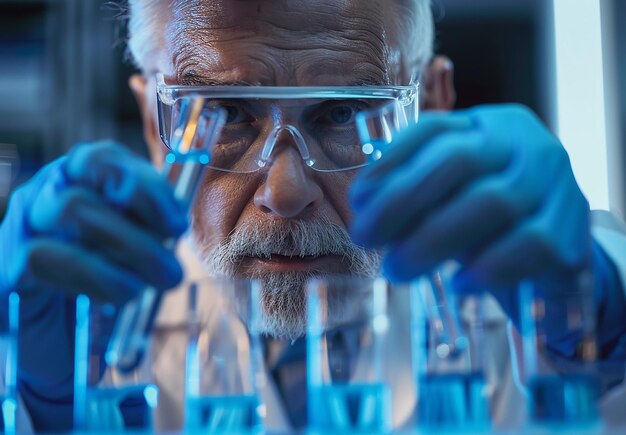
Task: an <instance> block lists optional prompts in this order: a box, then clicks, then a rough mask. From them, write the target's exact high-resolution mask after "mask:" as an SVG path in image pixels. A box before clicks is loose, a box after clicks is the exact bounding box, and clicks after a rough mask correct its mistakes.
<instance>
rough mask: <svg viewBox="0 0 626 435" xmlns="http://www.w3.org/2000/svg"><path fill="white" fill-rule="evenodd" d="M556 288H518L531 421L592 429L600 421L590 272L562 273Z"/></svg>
mask: <svg viewBox="0 0 626 435" xmlns="http://www.w3.org/2000/svg"><path fill="white" fill-rule="evenodd" d="M561 284H562V285H563V288H561V289H559V291H558V292H552V293H551V292H547V291H544V290H542V289H541V288H539V287H538V286H536V285H535V284H534V283H533V282H532V281H524V282H522V283H521V284H520V287H519V296H520V304H519V306H520V332H521V334H522V349H523V358H522V360H523V366H522V367H521V369H522V370H523V373H520V374H518V375H517V376H518V378H520V379H522V380H524V381H525V385H526V387H527V388H526V390H527V393H528V394H527V398H528V412H529V414H528V419H529V424H530V425H531V426H537V425H539V426H541V427H554V428H557V429H566V428H568V427H569V428H576V429H577V430H582V429H584V428H589V429H593V428H594V427H595V426H596V425H598V424H599V423H600V418H599V411H598V399H599V391H600V381H599V378H598V376H597V367H596V359H597V343H596V337H595V308H594V303H593V273H592V272H591V271H584V272H582V273H580V274H579V275H578V276H576V277H573V278H571V279H570V278H567V279H565V280H563V282H562V283H561Z"/></svg>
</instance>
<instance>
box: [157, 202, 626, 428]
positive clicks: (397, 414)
mask: <svg viewBox="0 0 626 435" xmlns="http://www.w3.org/2000/svg"><path fill="white" fill-rule="evenodd" d="M592 216H593V235H594V237H595V239H596V240H597V241H598V242H599V243H600V244H601V246H602V247H603V248H604V250H605V251H606V253H607V254H608V255H609V256H610V257H611V258H612V260H613V261H614V263H615V264H616V266H617V268H618V270H619V272H620V275H621V280H622V285H623V287H624V288H625V289H626V225H624V224H623V223H621V222H619V221H618V220H617V219H615V218H614V217H613V216H612V215H611V214H610V213H608V212H594V213H593V215H592ZM179 258H181V259H182V262H183V266H184V269H185V284H183V285H181V286H180V288H179V289H177V290H174V291H172V292H171V293H169V294H168V295H167V296H166V298H165V300H164V303H163V305H162V309H161V312H160V313H159V317H158V319H157V327H156V331H155V336H154V348H153V350H154V359H153V372H154V376H155V379H156V382H157V384H158V386H159V389H160V396H159V409H158V412H157V414H156V415H157V417H156V428H157V429H169V430H175V429H178V428H180V427H182V422H183V406H182V403H183V396H184V379H185V373H184V367H185V344H186V333H187V332H186V327H185V323H186V320H187V311H186V307H187V294H186V289H185V288H186V284H187V283H189V282H192V281H194V280H198V279H203V278H206V275H205V272H204V270H203V269H202V265H201V264H200V263H199V262H198V260H197V259H196V257H195V256H194V254H193V252H192V251H191V248H190V246H189V244H187V243H185V242H183V243H181V246H180V249H179ZM219 298H220V296H219V294H218V293H217V292H216V293H215V304H214V305H213V307H214V308H213V309H219V305H220V304H219ZM209 305H211V303H209ZM407 307H408V304H407ZM488 318H489V321H488V322H487V327H486V331H485V337H484V346H485V348H486V349H489V351H488V355H489V357H488V359H487V361H486V370H485V371H486V373H487V376H488V378H489V379H488V383H489V384H492V385H497V388H496V390H495V391H493V394H494V398H495V400H493V401H492V402H493V403H494V408H493V409H492V411H493V418H494V422H495V424H496V426H499V427H516V426H518V425H519V424H521V423H522V422H523V421H524V418H525V414H526V412H525V407H524V406H525V400H524V396H523V393H522V391H521V386H520V385H519V382H516V379H515V378H514V376H513V369H512V367H513V365H512V361H513V360H515V362H518V361H519V360H520V358H519V355H516V350H515V349H516V348H519V337H517V338H516V335H517V333H516V332H515V330H514V328H512V327H510V326H507V323H508V322H507V320H506V318H505V316H504V314H503V313H502V312H501V310H500V309H499V308H498V307H497V305H496V304H493V305H492V310H491V312H490V314H489V316H488ZM397 320H398V319H397ZM408 322H409V318H408V310H407V316H406V317H405V318H403V319H399V320H398V323H397V326H398V328H399V329H398V330H399V331H404V332H400V333H399V334H396V335H395V336H396V337H397V339H398V340H407V339H408V338H407V337H406V334H408V331H409V328H408ZM516 343H517V346H516ZM405 350H406V354H405V355H394V356H393V359H392V361H391V363H390V364H389V370H390V371H391V373H392V374H393V376H392V379H393V380H392V381H391V382H392V386H391V387H392V390H393V391H396V392H398V393H399V394H400V395H401V396H402V397H403V399H402V400H401V401H398V402H395V403H394V405H395V407H394V409H393V416H392V419H393V423H394V426H395V427H400V426H402V424H403V423H404V424H410V417H411V413H412V410H413V408H414V405H415V402H416V391H415V383H414V381H413V379H414V376H413V373H412V369H411V366H410V362H411V356H410V355H409V353H408V352H409V348H408V346H407V347H405ZM512 358H513V360H512ZM266 377H267V380H268V382H267V383H266V388H265V389H264V390H263V391H261V396H262V399H263V401H264V402H265V404H266V408H267V416H266V420H265V423H266V426H267V428H268V429H269V430H270V431H272V432H289V431H290V426H289V420H288V418H287V417H286V414H285V411H284V409H283V406H282V403H281V399H280V396H279V395H278V392H277V390H276V386H275V385H274V384H273V383H272V382H271V377H269V376H266ZM625 400H626V387H624V386H619V387H617V388H614V389H613V390H612V391H610V392H609V393H608V394H606V395H605V397H604V398H603V401H602V404H601V411H602V413H603V415H604V417H605V420H606V421H607V422H608V423H609V425H615V424H619V425H621V426H622V427H623V426H624V425H626V416H624V413H623V409H624V408H623V404H624V403H626V402H625Z"/></svg>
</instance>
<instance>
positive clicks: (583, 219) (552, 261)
mask: <svg viewBox="0 0 626 435" xmlns="http://www.w3.org/2000/svg"><path fill="white" fill-rule="evenodd" d="M572 177H573V175H572ZM572 181H573V180H569V179H567V178H561V181H560V182H558V185H557V186H555V188H554V190H553V193H552V195H550V197H549V198H548V199H547V200H546V201H545V203H544V206H543V207H542V208H541V209H539V210H538V212H537V213H536V214H535V215H533V216H532V217H530V218H529V219H527V220H526V221H524V222H523V223H522V224H521V225H519V226H518V227H517V228H516V229H515V230H514V231H512V232H511V233H510V234H508V235H507V236H505V237H504V238H502V239H501V240H498V241H496V242H495V243H493V244H492V245H491V246H488V247H487V248H486V249H485V250H484V251H482V252H481V253H479V254H478V255H477V256H476V258H474V259H472V260H471V261H469V262H468V263H467V264H466V265H465V266H464V267H463V269H462V270H461V271H460V272H459V273H458V274H457V276H456V277H455V287H456V288H457V289H459V291H461V292H465V291H472V290H475V289H480V288H482V289H484V290H489V289H491V288H498V287H502V286H509V285H513V284H515V283H517V282H519V281H520V280H523V279H535V278H539V279H541V278H542V277H544V276H545V275H546V274H552V275H554V274H555V273H558V272H559V271H560V272H561V273H563V274H564V275H570V274H572V273H573V271H575V270H576V269H579V268H582V267H584V265H585V264H586V262H587V260H588V257H589V255H590V249H591V243H590V236H589V206H588V203H587V201H586V200H585V199H584V197H583V196H582V193H581V192H580V190H579V189H578V186H577V185H576V184H575V183H574V182H572Z"/></svg>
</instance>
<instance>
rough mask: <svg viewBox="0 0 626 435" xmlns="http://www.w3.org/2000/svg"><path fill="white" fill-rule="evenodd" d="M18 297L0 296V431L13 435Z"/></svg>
mask: <svg viewBox="0 0 626 435" xmlns="http://www.w3.org/2000/svg"><path fill="white" fill-rule="evenodd" d="M19 304H20V297H19V295H18V294H17V293H15V292H10V293H5V294H3V295H0V355H1V360H0V364H1V365H2V372H3V373H2V376H0V431H1V432H3V433H6V434H14V433H16V432H17V431H18V430H19V428H18V426H17V419H16V418H17V407H18V398H17V358H18V326H19Z"/></svg>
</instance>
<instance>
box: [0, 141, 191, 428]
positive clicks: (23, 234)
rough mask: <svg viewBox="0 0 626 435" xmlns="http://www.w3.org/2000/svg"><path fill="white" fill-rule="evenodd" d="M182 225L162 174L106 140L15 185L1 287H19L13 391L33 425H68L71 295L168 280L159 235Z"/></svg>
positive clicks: (173, 279)
mask: <svg viewBox="0 0 626 435" xmlns="http://www.w3.org/2000/svg"><path fill="white" fill-rule="evenodd" d="M186 227H187V217H186V213H185V211H184V210H183V209H182V207H181V206H180V204H178V202H177V201H176V200H175V198H174V195H173V192H172V188H171V187H170V185H169V184H168V182H167V180H165V178H164V177H162V176H160V175H159V174H158V173H157V172H156V171H155V169H154V168H153V167H152V166H151V165H150V163H149V162H147V161H145V160H144V159H142V158H140V157H139V156H136V155H134V154H132V153H131V152H130V151H129V150H127V149H125V148H124V147H122V146H120V145H117V144H114V143H111V142H102V143H97V144H85V145H82V146H79V147H76V148H74V149H73V150H72V151H71V152H70V153H69V155H68V156H66V157H63V158H61V159H58V160H56V161H54V162H52V163H50V164H49V165H47V166H46V167H45V168H43V169H42V170H41V171H39V172H38V173H37V174H36V175H35V176H34V177H33V178H32V179H31V180H30V181H29V182H28V183H26V184H25V185H23V186H22V187H20V188H19V189H18V190H17V191H15V193H14V194H13V196H12V197H11V199H10V202H9V207H8V210H7V213H6V216H5V219H4V221H3V222H2V225H1V226H0V249H1V250H2V253H1V254H0V255H1V257H2V261H1V262H0V291H1V292H7V291H11V290H17V291H18V292H19V293H20V295H21V309H20V317H21V318H20V348H19V351H20V353H19V360H20V367H19V368H20V393H21V394H22V396H23V397H24V399H25V401H26V402H27V405H28V407H29V411H30V413H31V417H32V418H33V420H34V424H35V428H36V429H41V430H44V429H46V430H66V429H68V428H69V427H68V426H67V424H68V423H69V424H71V395H72V381H73V340H74V330H73V325H74V319H75V316H74V298H73V296H75V295H77V294H79V293H84V294H87V295H89V296H91V297H92V298H94V299H95V300H99V301H107V302H112V303H114V304H117V305H120V304H122V303H123V302H125V301H126V300H128V299H130V298H132V297H134V296H136V295H137V294H138V293H139V292H140V291H141V290H142V289H143V288H144V287H145V286H147V285H150V286H153V287H155V288H156V289H159V290H165V289H168V288H171V287H173V286H175V285H176V284H177V283H178V282H179V281H180V280H181V279H182V270H181V267H180V265H179V263H178V261H177V259H176V257H175V256H174V252H172V251H171V250H169V249H166V248H165V247H164V241H165V240H167V239H171V238H177V237H179V236H180V235H181V234H182V233H183V232H184V231H185V229H186ZM55 403H56V405H58V406H57V408H58V409H55V406H54V405H55ZM68 409H69V411H68ZM68 412H69V417H68V416H67V415H66V414H67V413H68ZM46 414H47V415H46ZM52 416H54V417H52ZM68 418H69V420H68ZM70 427H71V426H70Z"/></svg>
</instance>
